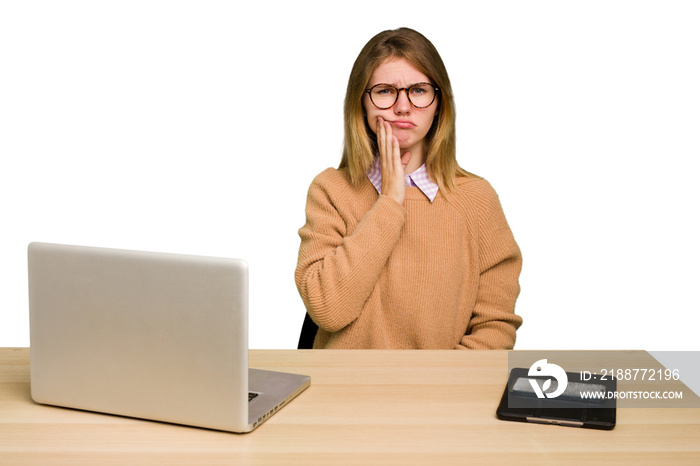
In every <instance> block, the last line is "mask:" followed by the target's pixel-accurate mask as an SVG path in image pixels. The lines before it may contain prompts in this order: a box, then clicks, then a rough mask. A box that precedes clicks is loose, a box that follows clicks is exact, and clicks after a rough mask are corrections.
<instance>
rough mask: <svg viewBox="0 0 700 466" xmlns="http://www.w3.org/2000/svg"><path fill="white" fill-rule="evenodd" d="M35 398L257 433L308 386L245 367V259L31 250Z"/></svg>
mask: <svg viewBox="0 0 700 466" xmlns="http://www.w3.org/2000/svg"><path fill="white" fill-rule="evenodd" d="M28 270H29V317H30V343H31V345H30V361H31V362H30V372H31V395H32V399H33V400H34V401H36V402H37V403H42V404H48V405H55V406H62V407H68V408H76V409H81V410H88V411H96V412H102V413H110V414H117V415H123V416H129V417H135V418H142V419H149V420H155V421H162V422H168V423H175V424H184V425H190V426H197V427H204V428H209V429H216V430H222V431H229V432H250V431H252V430H253V429H255V428H256V427H258V426H259V425H260V424H261V423H263V422H264V421H265V420H267V419H268V418H269V417H270V416H271V415H272V414H274V413H275V412H277V411H278V410H279V409H280V408H281V407H282V406H284V405H285V404H287V403H288V402H289V401H290V400H292V399H293V398H294V397H296V396H297V395H298V394H299V393H301V392H302V391H303V390H304V389H306V388H307V387H308V386H309V384H310V378H309V377H308V376H305V375H297V374H288V373H281V372H273V371H264V370H257V369H249V368H248V266H247V264H246V262H245V261H243V260H239V259H223V258H213V257H199V256H186V255H178V254H165V253H153V252H139V251H127V250H118V249H104V248H93V247H84V246H67V245H58V244H47V243H32V244H30V245H29V247H28Z"/></svg>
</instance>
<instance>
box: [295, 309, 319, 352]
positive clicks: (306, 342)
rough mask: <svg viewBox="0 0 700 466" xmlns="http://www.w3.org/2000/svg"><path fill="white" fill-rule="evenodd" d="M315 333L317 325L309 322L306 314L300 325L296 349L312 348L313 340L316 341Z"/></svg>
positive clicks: (309, 318) (309, 319)
mask: <svg viewBox="0 0 700 466" xmlns="http://www.w3.org/2000/svg"><path fill="white" fill-rule="evenodd" d="M316 332H318V325H316V323H315V322H314V321H313V320H311V317H310V316H309V314H308V313H306V314H305V316H304V323H303V324H302V325H301V334H300V335H299V344H298V345H297V349H312V348H313V347H314V340H315V339H316Z"/></svg>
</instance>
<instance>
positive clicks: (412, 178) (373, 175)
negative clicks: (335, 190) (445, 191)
mask: <svg viewBox="0 0 700 466" xmlns="http://www.w3.org/2000/svg"><path fill="white" fill-rule="evenodd" d="M367 178H369V181H370V182H371V183H372V186H374V189H376V190H377V192H378V193H379V194H381V193H382V166H381V162H380V161H379V157H375V158H374V163H373V164H372V166H371V167H370V169H369V171H368V172H367ZM404 178H405V179H406V186H415V187H417V188H418V189H420V190H421V192H422V193H423V194H425V195H426V196H427V197H428V199H430V202H433V201H434V200H435V196H437V192H438V184H437V183H435V182H434V181H433V180H431V179H430V175H429V174H428V167H426V166H425V164H423V165H421V166H420V168H418V170H416V171H414V172H413V173H411V174H409V175H404Z"/></svg>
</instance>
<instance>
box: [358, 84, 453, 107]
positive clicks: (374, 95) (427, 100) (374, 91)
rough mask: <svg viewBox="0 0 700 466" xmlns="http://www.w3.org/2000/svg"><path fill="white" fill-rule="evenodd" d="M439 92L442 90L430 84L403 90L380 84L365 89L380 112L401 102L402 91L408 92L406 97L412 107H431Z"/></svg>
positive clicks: (415, 85)
mask: <svg viewBox="0 0 700 466" xmlns="http://www.w3.org/2000/svg"><path fill="white" fill-rule="evenodd" d="M439 90H440V89H438V88H437V87H435V86H433V85H432V84H430V83H417V84H413V85H412V86H410V87H402V88H401V89H398V88H397V87H396V86H392V85H391V84H384V83H379V84H375V85H374V86H372V87H370V88H369V89H365V92H366V93H368V94H369V99H370V100H371V101H372V103H373V104H374V106H375V107H377V108H378V109H380V110H386V109H388V108H391V107H393V106H394V104H395V103H396V102H397V101H398V100H399V94H400V93H401V91H406V97H408V101H409V102H411V105H413V106H414V107H416V108H426V107H430V105H431V104H432V103H433V101H434V100H435V95H436V94H437V92H438V91H439Z"/></svg>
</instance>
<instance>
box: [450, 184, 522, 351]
mask: <svg viewBox="0 0 700 466" xmlns="http://www.w3.org/2000/svg"><path fill="white" fill-rule="evenodd" d="M481 183H482V186H485V189H484V191H483V192H482V193H479V195H475V196H474V198H473V202H474V203H475V207H476V209H477V211H478V219H479V233H478V237H479V264H480V266H479V270H480V274H479V288H478V292H477V297H476V304H475V306H474V311H473V314H472V317H471V320H470V322H469V325H468V327H467V331H466V334H465V335H464V337H462V339H461V341H460V344H459V345H458V348H460V349H464V348H469V349H512V348H513V345H514V344H515V331H516V330H517V329H518V327H520V325H521V324H522V318H521V317H520V316H518V315H516V314H515V301H516V299H517V297H518V295H519V294H520V285H519V283H518V277H519V276H520V270H521V268H522V256H521V253H520V248H519V247H518V245H517V243H516V242H515V239H514V238H513V233H512V232H511V230H510V227H509V226H508V223H507V222H506V218H505V215H504V214H503V209H502V208H501V204H500V202H499V200H498V195H497V194H496V192H495V191H494V190H493V188H492V187H491V185H489V184H488V182H486V181H485V180H482V182H481Z"/></svg>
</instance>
